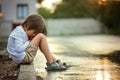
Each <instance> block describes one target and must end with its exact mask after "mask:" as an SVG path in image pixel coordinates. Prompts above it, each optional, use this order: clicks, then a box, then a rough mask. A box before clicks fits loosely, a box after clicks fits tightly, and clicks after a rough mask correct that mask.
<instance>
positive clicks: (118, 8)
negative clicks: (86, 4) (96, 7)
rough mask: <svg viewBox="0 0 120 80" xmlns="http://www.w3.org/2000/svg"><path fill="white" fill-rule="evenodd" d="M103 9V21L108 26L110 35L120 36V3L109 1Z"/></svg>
mask: <svg viewBox="0 0 120 80" xmlns="http://www.w3.org/2000/svg"><path fill="white" fill-rule="evenodd" d="M101 8H102V9H101V12H102V13H101V14H102V15H101V21H102V22H103V23H104V24H105V25H106V26H107V29H108V33H111V34H120V1H119V2H117V1H108V2H106V5H103V6H101Z"/></svg>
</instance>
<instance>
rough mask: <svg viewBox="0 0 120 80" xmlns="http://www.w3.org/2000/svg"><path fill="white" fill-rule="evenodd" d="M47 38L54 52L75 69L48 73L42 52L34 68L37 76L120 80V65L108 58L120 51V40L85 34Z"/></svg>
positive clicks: (56, 79)
mask: <svg viewBox="0 0 120 80" xmlns="http://www.w3.org/2000/svg"><path fill="white" fill-rule="evenodd" d="M47 39H48V43H49V47H50V50H51V53H52V54H54V55H55V56H56V57H57V58H59V59H61V60H62V61H63V62H67V64H69V65H70V66H71V67H70V68H68V69H67V70H66V71H61V72H47V71H46V70H45V67H46V60H45V57H44V56H43V54H42V53H41V52H40V51H39V50H38V53H37V55H36V58H35V60H34V64H35V66H34V67H35V70H36V74H37V76H41V77H42V78H43V79H44V80H120V64H118V63H115V62H112V60H110V59H108V57H106V56H104V55H108V54H109V53H111V52H113V51H115V50H120V37H118V36H108V35H82V36H67V37H48V38H47Z"/></svg>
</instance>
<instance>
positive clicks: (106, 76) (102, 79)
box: [96, 70, 110, 80]
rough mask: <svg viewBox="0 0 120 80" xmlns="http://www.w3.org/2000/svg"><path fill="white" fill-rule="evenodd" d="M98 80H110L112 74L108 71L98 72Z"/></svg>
mask: <svg viewBox="0 0 120 80" xmlns="http://www.w3.org/2000/svg"><path fill="white" fill-rule="evenodd" d="M96 80H110V73H109V72H107V71H104V70H103V71H102V70H101V71H97V74H96Z"/></svg>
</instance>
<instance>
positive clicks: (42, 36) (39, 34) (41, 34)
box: [37, 33, 46, 38]
mask: <svg viewBox="0 0 120 80" xmlns="http://www.w3.org/2000/svg"><path fill="white" fill-rule="evenodd" d="M37 35H38V36H39V37H41V38H46V36H45V35H44V34H43V33H38V34H37Z"/></svg>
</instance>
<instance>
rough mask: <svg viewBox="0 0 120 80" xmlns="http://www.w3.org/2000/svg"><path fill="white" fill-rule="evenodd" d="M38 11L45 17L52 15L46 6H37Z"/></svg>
mask: <svg viewBox="0 0 120 80" xmlns="http://www.w3.org/2000/svg"><path fill="white" fill-rule="evenodd" d="M38 13H39V14H41V15H42V16H43V17H44V18H45V19H46V18H51V17H52V14H51V13H50V10H48V9H47V8H44V7H41V8H39V9H38Z"/></svg>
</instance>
